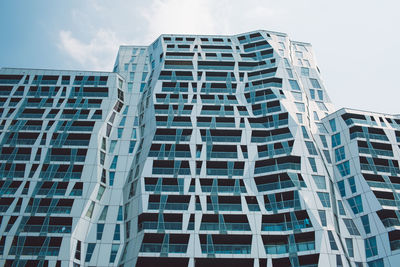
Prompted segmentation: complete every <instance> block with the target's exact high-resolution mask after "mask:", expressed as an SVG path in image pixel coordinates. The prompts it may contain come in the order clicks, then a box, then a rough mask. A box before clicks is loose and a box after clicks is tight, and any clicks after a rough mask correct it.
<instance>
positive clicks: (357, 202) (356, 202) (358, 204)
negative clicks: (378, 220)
mask: <svg viewBox="0 0 400 267" xmlns="http://www.w3.org/2000/svg"><path fill="white" fill-rule="evenodd" d="M347 202H349V205H350V207H351V209H352V210H353V212H354V214H358V213H360V212H363V211H364V208H363V205H362V199H361V196H360V195H358V196H355V197H352V198H349V199H347Z"/></svg>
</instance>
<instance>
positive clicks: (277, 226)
mask: <svg viewBox="0 0 400 267" xmlns="http://www.w3.org/2000/svg"><path fill="white" fill-rule="evenodd" d="M309 227H312V225H311V223H310V220H299V221H293V222H282V223H263V224H262V225H261V231H291V230H297V229H305V228H309Z"/></svg>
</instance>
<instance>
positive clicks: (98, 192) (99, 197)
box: [96, 185, 106, 200]
mask: <svg viewBox="0 0 400 267" xmlns="http://www.w3.org/2000/svg"><path fill="white" fill-rule="evenodd" d="M105 190H106V188H105V187H104V186H102V185H100V186H99V191H97V197H96V199H97V200H101V198H102V197H103V194H104V191H105Z"/></svg>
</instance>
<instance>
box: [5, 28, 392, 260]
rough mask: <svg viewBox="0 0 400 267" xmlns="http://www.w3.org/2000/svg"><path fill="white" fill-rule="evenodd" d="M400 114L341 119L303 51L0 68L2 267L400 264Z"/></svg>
mask: <svg viewBox="0 0 400 267" xmlns="http://www.w3.org/2000/svg"><path fill="white" fill-rule="evenodd" d="M399 159H400V117H398V116H392V115H386V114H377V113H371V112H365V111H356V110H350V109H341V110H339V111H336V112H335V108H334V106H333V104H332V103H331V101H330V99H329V97H328V95H327V92H326V90H325V86H324V84H323V82H322V80H321V77H320V73H319V69H318V67H317V65H316V61H315V58H314V55H313V52H312V47H311V45H310V44H308V43H302V42H295V41H291V40H289V38H288V36H287V35H285V34H283V33H277V32H271V31H264V30H262V31H254V32H250V33H245V34H239V35H234V36H203V35H202V36H199V35H162V36H160V37H159V38H158V39H157V40H156V41H155V42H154V43H153V44H151V45H150V46H144V47H138V46H121V47H120V50H119V52H118V56H117V59H116V63H115V67H114V71H113V72H111V73H109V72H89V71H83V72H82V71H57V70H32V69H10V68H3V69H1V70H0V196H1V198H0V214H1V217H0V223H1V225H0V234H1V236H0V255H2V256H1V257H0V263H1V264H3V265H5V266H176V267H178V266H196V267H202V266H207V267H210V266H221V265H224V264H226V265H227V266H243V267H245V266H246V267H247V266H249V267H250V266H251V267H266V266H268V267H270V266H274V267H275V266H357V267H358V266H369V267H370V266H374V267H375V266H397V264H396V261H398V260H399V259H400V256H399V255H398V254H399V251H400V250H399V249H400V221H399V219H400V213H399V208H400V197H399V192H400V191H399V190H400V169H399Z"/></svg>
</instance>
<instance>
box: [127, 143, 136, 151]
mask: <svg viewBox="0 0 400 267" xmlns="http://www.w3.org/2000/svg"><path fill="white" fill-rule="evenodd" d="M135 145H136V141H133V140H132V141H130V142H129V151H128V152H129V153H132V152H133V150H134V149H135Z"/></svg>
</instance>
